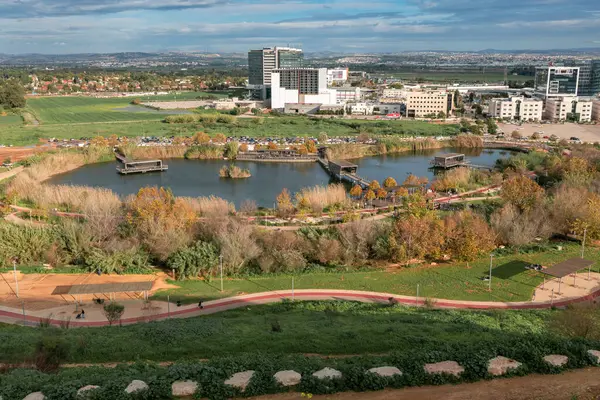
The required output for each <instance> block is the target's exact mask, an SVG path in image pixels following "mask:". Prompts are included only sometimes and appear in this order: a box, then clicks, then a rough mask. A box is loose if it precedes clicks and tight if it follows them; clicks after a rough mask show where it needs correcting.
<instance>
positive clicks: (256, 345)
mask: <svg viewBox="0 0 600 400" xmlns="http://www.w3.org/2000/svg"><path fill="white" fill-rule="evenodd" d="M550 313H551V311H526V312H513V311H505V312H501V311H497V312H475V311H450V310H436V311H428V310H426V309H415V308H407V307H402V306H387V305H377V304H360V303H354V302H296V303H278V304H273V305H266V306H249V307H247V308H244V309H238V310H232V311H226V312H223V313H219V314H214V315H207V316H202V317H194V318H188V319H171V320H166V321H158V322H152V323H146V324H136V325H130V326H124V327H120V328H119V327H102V328H86V329H69V330H63V331H62V335H63V337H64V338H65V339H66V342H67V343H69V345H70V347H71V351H70V352H69V358H68V360H67V361H69V362H111V361H134V360H154V361H169V360H181V359H196V360H197V359H202V358H212V357H219V356H229V355H238V354H240V353H263V354H264V353H271V354H307V353H311V354H312V353H316V354H368V353H387V352H391V351H397V350H399V349H402V348H406V349H410V348H416V347H419V348H432V347H435V346H436V345H443V346H452V345H457V344H460V343H461V342H464V341H466V340H468V341H471V342H476V341H493V340H494V338H495V337H497V335H502V336H503V337H506V336H510V335H524V334H532V335H537V334H541V333H543V332H544V327H545V320H546V319H547V317H548V315H549V314H550ZM274 325H279V327H280V331H279V332H277V331H273V326H274ZM46 332H47V331H46V330H44V329H32V328H26V327H21V326H15V325H0V338H1V340H0V362H18V361H22V360H23V356H24V355H28V354H31V353H32V352H33V349H34V346H35V343H36V341H37V340H38V339H39V338H40V337H42V336H43V335H45V334H46ZM17 337H18V338H19V345H18V346H15V342H14V340H15V338H17Z"/></svg>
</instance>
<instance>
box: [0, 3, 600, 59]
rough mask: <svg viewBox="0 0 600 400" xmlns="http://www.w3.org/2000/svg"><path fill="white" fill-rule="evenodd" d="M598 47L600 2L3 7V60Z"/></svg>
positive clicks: (0, 18)
mask: <svg viewBox="0 0 600 400" xmlns="http://www.w3.org/2000/svg"><path fill="white" fill-rule="evenodd" d="M285 44H292V45H296V46H301V47H302V48H304V50H305V51H307V52H312V51H324V50H329V51H343V52H351V53H362V52H394V51H413V50H438V49H439V50H461V51H468V50H482V49H489V48H496V49H549V48H553V49H555V48H581V47H600V1H598V0H372V1H355V0H347V1H341V0H320V1H316V0H279V1H276V0H254V1H252V0H0V53H15V54H19V53H52V54H61V53H82V52H103V53H105V52H121V51H157V50H164V49H171V50H201V51H210V52H238V51H239V52H242V51H246V50H248V49H249V48H253V47H263V46H271V45H285Z"/></svg>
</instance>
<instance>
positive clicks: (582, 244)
mask: <svg viewBox="0 0 600 400" xmlns="http://www.w3.org/2000/svg"><path fill="white" fill-rule="evenodd" d="M586 234H587V228H584V229H583V241H582V242H581V258H583V253H584V252H585V236H586Z"/></svg>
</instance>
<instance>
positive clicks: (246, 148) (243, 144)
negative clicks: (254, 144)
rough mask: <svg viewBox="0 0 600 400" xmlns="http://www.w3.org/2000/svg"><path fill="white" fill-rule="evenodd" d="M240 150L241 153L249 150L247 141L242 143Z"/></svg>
mask: <svg viewBox="0 0 600 400" xmlns="http://www.w3.org/2000/svg"><path fill="white" fill-rule="evenodd" d="M239 150H240V152H241V153H245V152H247V151H248V145H247V144H246V143H242V144H240V149H239Z"/></svg>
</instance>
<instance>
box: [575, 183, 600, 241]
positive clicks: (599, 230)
mask: <svg viewBox="0 0 600 400" xmlns="http://www.w3.org/2000/svg"><path fill="white" fill-rule="evenodd" d="M572 229H573V232H575V234H576V235H578V236H580V237H583V232H584V230H585V231H586V232H585V233H586V236H587V237H588V238H589V239H600V195H598V194H595V193H592V194H590V195H589V198H588V200H587V207H586V209H585V212H584V215H583V217H581V218H577V219H576V220H575V221H574V222H573V224H572Z"/></svg>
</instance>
